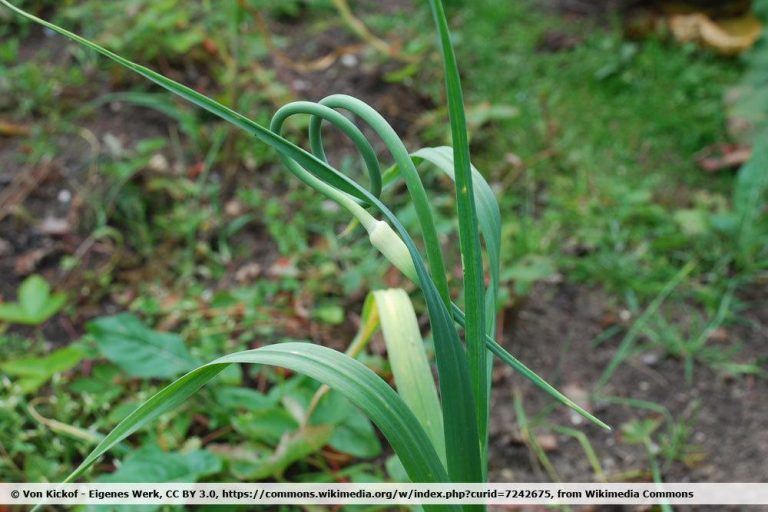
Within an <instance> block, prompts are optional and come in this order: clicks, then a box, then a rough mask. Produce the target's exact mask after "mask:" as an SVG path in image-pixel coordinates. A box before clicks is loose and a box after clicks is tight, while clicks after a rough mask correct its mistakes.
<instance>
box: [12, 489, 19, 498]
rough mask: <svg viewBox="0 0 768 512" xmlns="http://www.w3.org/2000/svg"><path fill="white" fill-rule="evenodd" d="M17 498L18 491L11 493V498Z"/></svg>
mask: <svg viewBox="0 0 768 512" xmlns="http://www.w3.org/2000/svg"><path fill="white" fill-rule="evenodd" d="M18 497H19V491H11V498H13V499H16V498H18Z"/></svg>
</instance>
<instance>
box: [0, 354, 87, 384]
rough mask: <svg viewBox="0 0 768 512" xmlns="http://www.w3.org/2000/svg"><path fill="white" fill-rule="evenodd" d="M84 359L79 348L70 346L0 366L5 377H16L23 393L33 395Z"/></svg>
mask: <svg viewBox="0 0 768 512" xmlns="http://www.w3.org/2000/svg"><path fill="white" fill-rule="evenodd" d="M84 357H85V352H83V350H82V349H81V348H79V347H75V346H70V347H66V348H62V349H59V350H56V351H55V352H52V353H51V354H49V355H47V356H45V357H31V358H26V359H16V360H14V361H8V362H6V363H3V364H2V365H0V370H2V371H3V372H4V373H5V374H6V375H9V376H11V377H18V378H19V381H18V384H19V386H20V387H21V390H22V391H23V392H24V393H34V392H35V391H37V390H38V389H39V388H40V386H42V385H43V384H45V383H46V382H48V380H50V378H51V377H53V376H54V375H56V374H57V373H61V372H65V371H67V370H69V369H71V368H73V367H74V366H75V365H77V364H78V363H79V362H80V361H82V359H83V358H84Z"/></svg>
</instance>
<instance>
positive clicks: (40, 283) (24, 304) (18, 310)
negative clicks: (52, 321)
mask: <svg viewBox="0 0 768 512" xmlns="http://www.w3.org/2000/svg"><path fill="white" fill-rule="evenodd" d="M66 300H67V297H66V295H65V294H63V293H54V294H53V295H51V287H50V285H49V284H48V282H47V281H46V280H45V279H43V278H42V277H40V276H38V275H31V276H29V277H28V278H26V279H25V280H24V282H23V283H21V286H20V287H19V297H18V302H11V303H6V304H0V321H5V322H11V323H16V324H25V325H38V324H41V323H43V322H45V321H46V320H48V319H49V318H50V317H52V316H53V315H55V314H56V313H57V312H58V311H59V310H60V309H61V308H62V307H63V306H64V303H65V302H66Z"/></svg>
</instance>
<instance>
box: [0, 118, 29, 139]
mask: <svg viewBox="0 0 768 512" xmlns="http://www.w3.org/2000/svg"><path fill="white" fill-rule="evenodd" d="M29 132H30V129H29V127H28V126H24V125H20V124H14V123H9V122H8V121H2V120H0V135H1V136H3V137H23V136H24V135H29Z"/></svg>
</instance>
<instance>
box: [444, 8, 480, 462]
mask: <svg viewBox="0 0 768 512" xmlns="http://www.w3.org/2000/svg"><path fill="white" fill-rule="evenodd" d="M429 5H430V7H431V9H432V14H433V16H434V19H435V25H436V26H437V31H438V34H439V40H440V49H441V53H442V56H443V68H444V72H445V86H446V92H447V97H448V115H449V118H450V123H451V136H452V141H453V164H454V170H455V181H456V205H457V210H458V217H459V243H460V247H461V256H462V260H463V266H464V308H465V310H466V327H465V331H464V336H465V340H466V343H467V357H468V359H469V371H470V376H471V380H472V391H473V393H474V395H475V400H476V405H477V414H476V416H477V425H478V431H479V433H480V438H479V439H480V450H481V452H482V453H483V454H484V456H485V457H487V455H486V446H487V442H488V404H489V403H490V400H489V384H488V382H489V378H488V375H489V371H488V366H489V365H488V353H487V351H486V348H485V341H484V337H485V322H486V318H485V295H484V290H483V289H484V286H483V283H484V281H485V280H484V277H483V259H482V255H481V253H480V234H479V231H478V226H477V213H476V211H475V200H474V192H473V188H474V187H473V183H472V174H471V171H470V158H469V139H468V136H467V123H466V119H465V115H464V98H463V95H462V91H461V80H460V77H459V69H458V67H457V65H456V56H455V55H454V53H453V46H452V44H451V35H450V33H449V31H448V22H447V20H446V18H445V12H444V10H443V3H442V1H441V0H430V1H429Z"/></svg>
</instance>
